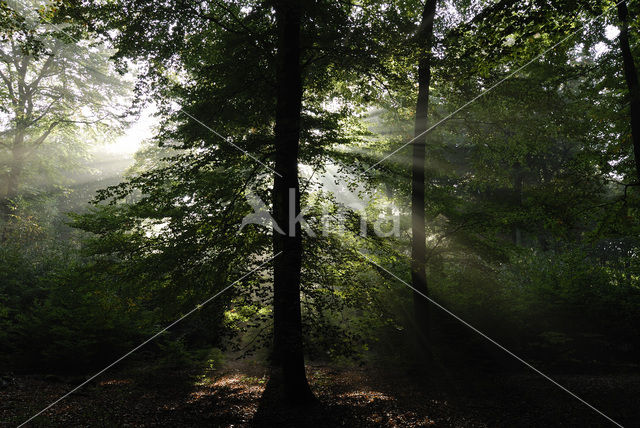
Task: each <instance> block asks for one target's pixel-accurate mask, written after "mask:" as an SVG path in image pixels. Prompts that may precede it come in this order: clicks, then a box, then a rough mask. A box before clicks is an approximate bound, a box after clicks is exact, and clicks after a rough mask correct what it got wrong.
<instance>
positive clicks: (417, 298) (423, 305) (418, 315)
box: [411, 0, 436, 350]
mask: <svg viewBox="0 0 640 428" xmlns="http://www.w3.org/2000/svg"><path fill="white" fill-rule="evenodd" d="M435 13H436V0H427V1H426V3H425V5H424V9H423V11H422V22H421V23H420V28H419V29H418V33H417V41H418V48H419V49H420V56H419V60H418V61H419V62H418V101H417V104H416V121H415V129H414V132H415V137H418V136H420V135H421V134H422V133H424V132H425V131H426V130H427V126H428V118H427V114H428V110H429V84H430V83H431V46H432V43H433V19H434V15H435ZM426 139H427V138H426V135H423V136H420V137H418V138H416V140H415V141H414V142H413V156H412V160H413V162H412V167H411V230H412V236H411V284H412V286H413V287H414V288H415V289H416V290H418V291H419V292H420V293H423V294H425V295H426V294H427V293H428V288H427V275H426V253H427V243H426V236H425V145H426ZM413 303H414V313H415V321H416V328H417V333H418V341H419V344H420V345H421V347H422V348H424V349H425V350H426V349H428V344H429V343H428V342H429V327H430V326H429V302H428V301H427V300H426V299H425V298H424V297H422V296H421V295H420V294H419V293H418V292H415V291H414V296H413Z"/></svg>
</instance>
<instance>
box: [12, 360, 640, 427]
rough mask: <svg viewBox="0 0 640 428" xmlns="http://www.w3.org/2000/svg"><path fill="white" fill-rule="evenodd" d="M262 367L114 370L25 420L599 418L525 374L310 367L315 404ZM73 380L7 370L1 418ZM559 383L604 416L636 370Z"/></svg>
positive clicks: (407, 422) (625, 393) (486, 422)
mask: <svg viewBox="0 0 640 428" xmlns="http://www.w3.org/2000/svg"><path fill="white" fill-rule="evenodd" d="M267 373H268V369H267V368H266V367H262V366H257V365H255V364H245V363H232V364H229V366H228V367H227V368H225V369H222V370H219V371H213V373H209V374H207V375H206V376H202V374H198V373H196V372H187V371H180V370H174V371H171V370H166V371H161V372H157V371H156V372H153V373H142V374H140V373H137V374H135V375H125V374H124V373H123V374H121V375H119V376H118V375H113V377H108V378H106V379H104V380H102V381H100V382H98V383H97V384H94V385H91V386H89V387H87V388H85V389H83V390H80V391H78V392H77V393H75V394H73V395H71V396H70V397H68V398H67V399H65V400H64V401H63V402H61V403H59V405H57V406H55V407H54V408H52V409H50V410H48V411H47V412H45V414H44V415H42V416H41V417H40V418H38V419H37V420H36V421H34V423H33V424H32V425H31V426H53V427H75V426H129V427H152V426H172V427H188V426H208V427H211V426H225V427H226V426H234V427H238V426H240V427H250V426H264V427H266V426H285V427H286V426H291V427H294V426H322V427H327V426H349V427H369V426H380V427H407V426H408V427H431V426H439V427H489V426H534V427H535V426H538V427H552V426H584V427H588V426H602V420H600V419H599V418H598V417H597V415H595V414H593V413H591V412H590V410H589V409H588V408H585V407H583V406H581V404H580V403H579V402H577V401H576V400H574V399H572V397H570V396H568V395H566V394H563V393H562V391H558V390H556V389H554V388H553V386H550V385H548V383H546V382H544V380H543V379H542V380H541V379H538V378H537V377H535V376H533V375H529V374H512V375H500V376H495V375H494V376H487V377H486V378H482V379H481V378H464V377H463V376H462V377H460V378H457V379H455V380H451V379H449V380H448V381H443V380H442V379H440V380H438V379H437V377H438V376H426V375H420V374H416V373H414V372H408V371H406V370H401V369H397V368H394V369H387V370H383V369H380V368H372V367H367V368H357V369H356V368H349V369H346V368H343V369H336V368H329V367H325V366H312V367H308V369H307V374H308V376H309V380H310V382H311V385H312V388H313V390H314V392H315V393H316V395H317V397H318V399H319V403H318V404H316V405H313V406H310V407H303V408H297V409H296V408H291V407H287V406H285V405H283V404H282V403H281V402H279V401H278V400H277V399H275V398H274V397H271V396H269V395H268V394H267V393H265V390H266V389H267V383H268V380H269V378H268V376H267ZM77 381H78V379H62V378H57V377H52V376H49V377H46V378H42V377H36V376H14V377H12V378H11V380H10V382H7V384H6V385H5V386H4V387H3V388H2V389H0V403H1V407H0V420H1V421H2V422H1V423H0V426H7V427H8V426H16V425H17V424H19V423H21V422H22V421H24V420H26V419H27V418H28V417H29V416H31V415H32V414H34V413H36V412H37V411H39V410H40V409H41V408H43V407H44V406H45V405H46V404H48V403H49V402H51V401H53V400H54V399H56V398H57V397H59V396H61V395H63V394H64V393H66V392H67V391H69V390H70V389H71V388H72V387H73V385H74V384H75V383H76V382H77ZM563 381H564V382H565V383H566V384H567V385H568V386H570V387H571V388H574V389H575V390H579V391H582V392H583V393H584V394H585V396H586V397H588V398H589V399H591V400H592V401H593V402H598V403H600V404H601V405H602V406H603V407H606V408H607V410H608V411H610V412H611V414H616V413H618V414H619V412H621V411H622V410H623V409H626V412H627V413H629V409H630V408H633V405H634V401H635V398H633V397H634V396H637V395H638V392H640V391H637V385H638V382H637V378H633V377H629V376H625V375H622V374H621V375H615V376H614V375H608V376H605V375H602V376H579V375H576V376H573V377H566V378H564V379H563ZM448 382H449V383H448ZM634 385H635V387H634ZM634 388H635V391H634ZM636 408H637V406H636ZM541 415H544V416H541ZM636 416H638V415H636ZM630 417H634V416H633V415H630ZM623 422H624V421H623Z"/></svg>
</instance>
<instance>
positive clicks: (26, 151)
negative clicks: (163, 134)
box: [0, 3, 126, 240]
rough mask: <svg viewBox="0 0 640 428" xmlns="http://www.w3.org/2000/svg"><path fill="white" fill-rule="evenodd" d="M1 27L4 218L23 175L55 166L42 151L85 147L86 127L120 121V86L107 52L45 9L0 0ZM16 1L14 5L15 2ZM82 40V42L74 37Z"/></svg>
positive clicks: (0, 207)
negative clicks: (11, 6) (38, 165)
mask: <svg viewBox="0 0 640 428" xmlns="http://www.w3.org/2000/svg"><path fill="white" fill-rule="evenodd" d="M2 5H3V6H2V8H1V9H0V13H1V14H2V21H1V22H2V28H0V39H1V40H2V43H1V44H0V177H1V181H0V182H1V185H0V216H1V221H2V222H3V223H4V226H3V232H2V237H1V238H0V239H2V240H4V239H6V232H7V226H6V225H7V222H8V221H9V217H10V214H11V212H12V210H13V209H14V208H15V206H14V204H15V202H16V198H17V197H18V196H19V195H20V190H21V186H22V183H23V182H24V181H25V179H26V177H25V176H26V175H28V174H31V173H35V171H37V169H36V168H35V167H34V165H33V164H34V161H35V160H36V159H39V160H41V162H40V168H39V169H40V170H42V167H43V166H44V168H45V169H46V168H56V167H59V166H56V165H51V164H47V159H42V157H43V156H42V155H43V154H44V153H47V150H46V149H47V148H48V146H50V145H52V144H53V145H57V146H58V147H57V150H58V151H59V152H62V153H65V152H66V153H69V152H74V151H75V150H76V148H77V147H83V146H86V141H83V139H85V138H87V135H88V132H89V131H91V130H93V131H95V130H97V129H98V127H108V128H110V132H111V133H112V134H113V130H114V129H113V128H116V129H117V128H118V127H119V126H120V125H121V120H122V114H123V103H124V101H125V98H124V96H125V88H126V86H125V85H124V84H123V80H122V78H121V77H120V76H119V75H118V74H117V73H115V71H114V69H113V66H112V65H110V63H109V56H110V53H109V52H108V51H107V50H105V49H104V47H102V45H101V44H99V43H94V42H92V41H91V40H88V39H87V38H86V37H85V35H84V34H83V33H82V31H80V30H79V28H78V27H77V26H74V25H73V23H71V24H67V23H66V22H64V20H63V19H61V17H60V16H59V15H58V13H57V9H56V8H55V4H54V5H52V6H50V7H48V8H40V9H36V7H35V6H34V8H33V9H30V8H28V7H27V8H24V10H20V11H18V10H15V9H12V8H10V7H9V6H7V4H5V3H2ZM14 6H15V7H18V4H16V5H14ZM78 40H81V41H78Z"/></svg>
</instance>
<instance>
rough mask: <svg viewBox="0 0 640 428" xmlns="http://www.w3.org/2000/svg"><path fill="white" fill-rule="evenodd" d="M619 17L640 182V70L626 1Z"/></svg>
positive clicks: (632, 135) (637, 171)
mask: <svg viewBox="0 0 640 428" xmlns="http://www.w3.org/2000/svg"><path fill="white" fill-rule="evenodd" d="M618 19H619V20H620V36H619V38H618V40H619V42H620V51H621V53H622V64H623V67H624V77H625V80H626V82H627V89H628V91H629V92H628V94H629V95H628V97H629V102H630V104H631V118H630V119H631V139H632V141H633V155H634V158H635V164H636V179H637V181H638V182H639V183H640V84H638V72H637V71H636V65H635V63H634V61H633V55H632V54H631V48H630V46H629V10H628V9H627V2H626V1H623V2H622V3H620V4H618Z"/></svg>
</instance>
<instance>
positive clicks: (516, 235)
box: [512, 162, 524, 247]
mask: <svg viewBox="0 0 640 428" xmlns="http://www.w3.org/2000/svg"><path fill="white" fill-rule="evenodd" d="M523 181H524V177H523V174H522V165H520V162H516V163H515V165H514V166H513V203H514V205H515V207H516V208H517V209H520V208H521V207H522V185H523ZM512 238H513V244H514V245H516V246H518V247H519V246H521V245H522V231H521V230H520V225H519V224H517V223H516V224H514V225H513V227H512Z"/></svg>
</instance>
